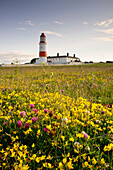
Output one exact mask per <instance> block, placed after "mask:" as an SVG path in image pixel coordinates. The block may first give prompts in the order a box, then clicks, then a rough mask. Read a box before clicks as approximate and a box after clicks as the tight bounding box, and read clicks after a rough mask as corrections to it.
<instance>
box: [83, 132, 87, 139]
mask: <svg viewBox="0 0 113 170" xmlns="http://www.w3.org/2000/svg"><path fill="white" fill-rule="evenodd" d="M82 134H83V135H84V138H87V139H88V134H87V133H86V132H84V131H83V132H82Z"/></svg>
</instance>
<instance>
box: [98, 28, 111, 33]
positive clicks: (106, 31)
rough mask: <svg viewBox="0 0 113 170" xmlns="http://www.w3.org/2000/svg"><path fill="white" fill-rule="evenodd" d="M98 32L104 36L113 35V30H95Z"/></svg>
mask: <svg viewBox="0 0 113 170" xmlns="http://www.w3.org/2000/svg"><path fill="white" fill-rule="evenodd" d="M97 31H98V32H104V33H106V34H113V28H110V29H104V30H97Z"/></svg>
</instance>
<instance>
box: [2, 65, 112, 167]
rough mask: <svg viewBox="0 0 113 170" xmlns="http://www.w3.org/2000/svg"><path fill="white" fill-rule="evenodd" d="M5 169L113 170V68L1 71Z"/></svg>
mask: <svg viewBox="0 0 113 170" xmlns="http://www.w3.org/2000/svg"><path fill="white" fill-rule="evenodd" d="M0 136H1V144H0V162H1V164H0V167H1V169H2V170H4V169H6V170H27V169H29V170H41V169H47V170H49V169H53V170H55V169H56V170H68V169H75V170H88V169H91V170H98V169H100V170H107V169H108V170H112V169H113V64H91V65H83V66H54V67H53V66H41V67H18V66H16V67H11V68H5V67H4V68H2V67H1V68H0Z"/></svg>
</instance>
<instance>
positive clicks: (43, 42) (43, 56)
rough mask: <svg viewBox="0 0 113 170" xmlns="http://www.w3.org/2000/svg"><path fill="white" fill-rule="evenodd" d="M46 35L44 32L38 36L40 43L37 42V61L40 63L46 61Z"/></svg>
mask: <svg viewBox="0 0 113 170" xmlns="http://www.w3.org/2000/svg"><path fill="white" fill-rule="evenodd" d="M46 45H47V43H46V36H45V34H44V33H42V34H41V36H40V43H39V62H40V63H47V52H46Z"/></svg>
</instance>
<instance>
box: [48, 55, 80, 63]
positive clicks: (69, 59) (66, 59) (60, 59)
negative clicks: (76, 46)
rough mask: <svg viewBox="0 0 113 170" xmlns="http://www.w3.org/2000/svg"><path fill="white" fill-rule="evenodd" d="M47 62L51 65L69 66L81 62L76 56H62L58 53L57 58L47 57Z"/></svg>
mask: <svg viewBox="0 0 113 170" xmlns="http://www.w3.org/2000/svg"><path fill="white" fill-rule="evenodd" d="M47 62H48V63H51V64H69V63H72V62H80V59H79V58H78V57H75V54H74V55H73V56H69V53H67V55H63V56H60V55H59V53H57V56H49V57H47Z"/></svg>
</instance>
